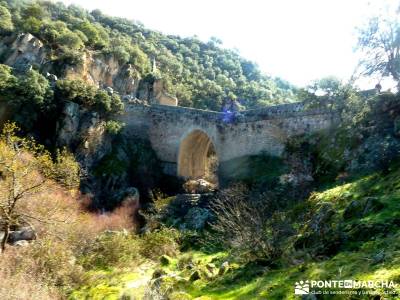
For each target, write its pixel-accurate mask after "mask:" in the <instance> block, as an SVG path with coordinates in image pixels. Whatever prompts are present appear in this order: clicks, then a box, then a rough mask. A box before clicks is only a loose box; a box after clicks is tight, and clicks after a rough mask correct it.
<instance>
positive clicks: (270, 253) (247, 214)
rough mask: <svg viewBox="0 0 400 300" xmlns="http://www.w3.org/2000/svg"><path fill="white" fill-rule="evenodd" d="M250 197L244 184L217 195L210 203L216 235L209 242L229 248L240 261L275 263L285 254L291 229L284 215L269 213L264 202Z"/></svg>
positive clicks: (277, 212)
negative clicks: (284, 250)
mask: <svg viewBox="0 0 400 300" xmlns="http://www.w3.org/2000/svg"><path fill="white" fill-rule="evenodd" d="M248 194H249V191H248V190H247V188H246V187H244V186H242V185H236V186H233V187H231V188H229V189H225V190H223V191H220V192H219V193H218V195H217V196H216V197H215V199H213V201H212V202H211V210H212V211H213V213H214V215H215V222H214V223H213V224H212V225H211V227H212V230H213V232H214V233H215V235H213V236H211V240H210V241H208V242H211V244H220V245H221V246H223V247H224V248H227V249H229V250H230V251H231V252H232V254H233V255H234V256H235V258H236V259H238V260H242V261H245V262H250V261H265V262H267V263H272V262H273V261H274V260H275V259H276V258H278V257H279V256H280V255H281V254H282V252H283V249H282V244H283V242H284V241H285V238H287V237H288V236H289V235H291V234H292V231H291V227H290V226H289V225H288V222H287V221H286V217H285V215H284V214H283V213H280V212H279V211H278V210H276V211H275V212H274V211H273V210H272V211H270V209H269V208H270V207H269V206H268V202H267V201H265V199H260V198H256V199H252V198H250V197H249V196H248ZM208 238H210V237H208Z"/></svg>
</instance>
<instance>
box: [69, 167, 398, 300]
mask: <svg viewBox="0 0 400 300" xmlns="http://www.w3.org/2000/svg"><path fill="white" fill-rule="evenodd" d="M365 197H375V199H377V200H378V201H379V202H380V203H382V204H383V208H382V209H381V210H379V211H377V212H373V213H370V214H367V215H365V216H363V217H361V218H350V219H343V218H342V215H343V212H344V211H345V209H346V207H347V206H348V205H349V203H351V202H352V201H353V200H362V199H364V198H365ZM170 200H171V199H168V200H166V201H165V203H164V202H163V203H160V205H161V206H163V205H167V204H168V202H169V201H170ZM322 203H330V205H331V206H332V208H333V209H334V210H335V212H336V215H337V218H335V219H334V220H335V222H336V221H337V222H340V228H342V229H343V230H346V228H347V227H348V226H353V225H357V226H361V225H362V226H370V227H366V228H373V226H376V225H381V224H383V225H385V226H387V227H388V230H387V231H385V232H384V233H379V232H378V233H377V234H374V235H372V236H368V235H367V236H366V237H365V238H360V239H355V240H347V241H346V242H345V243H344V244H343V245H342V246H341V248H340V249H339V251H338V252H337V253H336V254H335V255H333V256H330V257H327V256H325V257H319V258H312V257H311V256H310V255H309V254H308V252H306V251H307V250H297V251H295V250H293V251H292V252H290V253H291V254H290V256H288V257H283V258H282V259H281V260H280V261H279V262H278V263H277V264H276V265H277V267H274V268H270V267H264V266H260V265H257V264H247V265H244V264H243V265H241V264H238V263H233V261H234V260H232V256H231V255H232V253H230V254H228V253H226V252H218V253H211V254H210V253H204V252H201V251H193V250H190V251H187V252H183V253H180V254H179V255H178V256H177V257H174V258H171V259H170V263H169V264H167V265H164V266H160V265H151V266H148V268H147V269H145V270H143V269H142V271H141V272H138V271H132V270H109V271H96V272H94V273H93V274H91V278H92V280H91V283H90V284H89V285H87V286H84V287H82V288H80V289H79V290H78V291H75V292H74V293H73V294H72V296H71V298H70V299H118V297H120V296H121V295H122V294H124V293H125V294H126V293H128V294H129V295H133V296H135V297H136V298H137V299H141V297H142V295H143V293H144V287H145V285H144V284H142V285H137V284H135V282H139V283H140V282H141V283H144V282H145V281H146V280H148V279H149V278H151V274H152V272H153V271H154V270H155V269H162V270H163V271H164V272H165V273H167V274H174V275H176V276H178V277H180V278H183V279H184V280H183V281H182V280H181V281H180V282H179V283H176V282H173V281H172V282H171V284H172V286H173V287H174V290H175V291H176V292H177V293H176V294H175V296H174V297H176V299H197V300H210V299H226V300H228V299H239V300H241V299H243V300H247V299H249V300H250V299H299V297H297V298H296V297H295V295H294V284H295V282H296V281H300V280H340V279H343V280H345V279H353V280H393V281H394V282H397V283H398V284H399V288H398V289H397V292H398V293H400V231H399V230H398V226H399V222H398V220H399V219H400V169H398V168H393V170H392V171H391V172H390V173H389V174H387V175H383V174H380V173H375V174H370V175H365V176H359V177H356V178H354V179H352V180H351V181H350V182H347V183H336V184H334V185H331V186H330V187H326V188H325V189H323V190H320V191H318V192H314V193H313V194H312V195H311V196H310V197H309V199H308V200H307V201H306V202H303V203H299V204H297V205H296V206H294V207H292V208H290V210H289V211H288V213H289V215H291V216H292V218H295V217H296V216H299V215H300V214H301V213H302V212H303V213H304V212H307V213H310V214H311V215H313V214H315V213H316V212H317V211H318V207H320V205H321V204H322ZM293 225H294V226H295V227H296V226H298V227H301V226H302V225H301V222H300V221H299V222H298V224H296V223H295V221H294V224H293ZM382 251H383V258H381V259H377V257H379V255H381V256H382ZM233 254H234V252H233ZM226 260H229V261H230V270H229V271H228V272H227V273H225V274H223V275H218V270H219V267H220V266H221V265H222V263H223V262H224V261H226ZM210 263H211V264H214V265H215V266H216V269H215V271H213V272H209V271H207V266H209V264H210ZM188 266H191V267H190V268H188ZM196 270H199V272H200V274H201V279H199V280H196V281H194V282H190V280H189V278H190V276H191V274H193V272H194V271H196ZM130 286H131V287H132V286H133V287H135V288H133V289H132V288H129V287H130ZM378 292H379V291H378ZM380 292H382V291H380ZM325 297H326V298H322V299H368V298H365V297H364V298H363V296H359V298H357V296H353V298H349V297H350V296H343V295H335V296H332V295H328V296H325ZM387 299H396V297H395V296H393V297H392V298H390V297H389V298H387ZM397 299H400V298H397Z"/></svg>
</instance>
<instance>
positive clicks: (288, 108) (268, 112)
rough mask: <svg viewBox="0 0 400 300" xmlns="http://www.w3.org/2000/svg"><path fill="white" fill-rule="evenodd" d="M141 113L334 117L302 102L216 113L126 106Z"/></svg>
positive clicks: (252, 118) (218, 118)
mask: <svg viewBox="0 0 400 300" xmlns="http://www.w3.org/2000/svg"><path fill="white" fill-rule="evenodd" d="M132 111H136V112H143V113H152V114H153V116H156V115H157V114H161V115H163V114H166V115H169V116H171V115H176V116H177V117H182V116H186V117H200V118H202V119H203V120H204V119H205V120H208V121H213V122H218V123H219V122H222V123H226V122H235V123H236V122H244V123H246V122H256V121H260V120H273V119H287V118H293V117H301V116H313V115H334V114H333V113H332V112H331V111H329V110H326V109H322V108H316V109H315V108H313V109H310V108H307V107H306V105H305V103H304V102H296V103H289V104H281V105H275V106H268V107H264V108H259V109H251V110H244V111H239V112H216V111H209V110H202V109H196V108H190V107H181V106H165V105H151V106H150V105H143V104H128V105H127V106H126V112H132Z"/></svg>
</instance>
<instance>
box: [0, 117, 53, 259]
mask: <svg viewBox="0 0 400 300" xmlns="http://www.w3.org/2000/svg"><path fill="white" fill-rule="evenodd" d="M16 129H17V127H16V126H15V124H6V125H5V128H4V130H3V134H2V135H1V136H0V174H1V177H0V226H1V227H0V228H1V230H2V231H3V232H4V235H3V237H2V238H1V241H0V250H1V252H3V251H4V250H5V247H6V242H7V240H8V238H9V233H10V229H11V228H12V227H13V226H20V225H21V224H23V223H24V224H27V223H28V224H29V219H31V220H32V219H37V217H35V216H32V215H29V213H28V212H27V211H25V210H24V209H23V202H24V201H26V200H28V199H30V198H31V197H33V196H34V195H35V194H37V193H39V192H40V191H42V190H43V188H44V187H45V183H46V181H47V179H46V176H45V175H46V174H45V173H46V172H49V170H50V167H51V166H52V160H51V157H50V155H49V154H48V153H47V152H46V151H44V150H43V148H42V147H40V146H38V145H37V144H35V143H34V142H33V141H32V140H29V139H23V138H19V137H17V136H16V135H15V131H16Z"/></svg>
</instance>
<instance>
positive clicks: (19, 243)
mask: <svg viewBox="0 0 400 300" xmlns="http://www.w3.org/2000/svg"><path fill="white" fill-rule="evenodd" d="M12 245H13V246H14V247H27V246H29V242H28V241H25V240H23V241H17V242H15V243H13V244H12Z"/></svg>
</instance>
